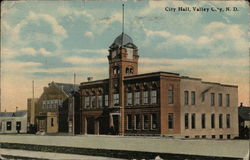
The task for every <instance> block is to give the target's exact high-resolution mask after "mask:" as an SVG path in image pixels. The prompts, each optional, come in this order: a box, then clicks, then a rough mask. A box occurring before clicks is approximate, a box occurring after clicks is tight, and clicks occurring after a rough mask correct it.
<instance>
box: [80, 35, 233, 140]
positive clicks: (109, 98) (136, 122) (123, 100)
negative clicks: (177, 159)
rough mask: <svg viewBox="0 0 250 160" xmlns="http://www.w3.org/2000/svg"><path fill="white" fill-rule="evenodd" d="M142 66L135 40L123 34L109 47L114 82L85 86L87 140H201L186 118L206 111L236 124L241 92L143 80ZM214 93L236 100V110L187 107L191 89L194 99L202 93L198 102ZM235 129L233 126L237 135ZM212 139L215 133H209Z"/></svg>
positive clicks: (175, 77) (167, 78)
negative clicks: (91, 137) (187, 126)
mask: <svg viewBox="0 0 250 160" xmlns="http://www.w3.org/2000/svg"><path fill="white" fill-rule="evenodd" d="M138 60H139V55H138V48H137V46H136V45H135V44H134V43H133V40H132V38H131V37H129V36H128V35H127V34H124V33H122V34H121V35H119V36H118V37H117V38H116V39H115V40H114V42H113V43H112V45H111V46H110V47H109V55H108V61H109V78H108V79H103V80H97V81H88V82H82V83H81V84H80V110H81V133H82V134H119V135H169V136H178V137H187V136H189V137H195V135H197V134H198V135H199V132H200V130H199V129H198V128H197V129H193V130H192V131H191V132H188V131H187V130H184V129H183V127H184V126H185V125H184V118H185V113H189V112H190V113H191V112H192V113H197V114H200V113H203V112H202V111H203V109H205V110H206V113H207V114H209V113H212V112H216V114H217V111H218V113H219V112H223V113H224V112H225V114H226V113H227V114H230V115H231V117H230V118H233V120H236V119H235V118H236V117H237V109H236V107H237V93H238V92H237V86H229V85H220V84H219V85H218V86H219V87H214V86H211V85H208V84H205V82H201V80H200V81H199V82H198V83H202V84H198V85H201V86H200V87H198V88H200V89H199V90H197V88H195V87H196V86H195V85H196V84H195V82H194V84H192V83H193V82H192V83H191V84H190V85H189V84H187V83H188V82H187V80H186V79H187V78H185V77H181V76H180V75H179V74H178V73H169V72H153V73H146V74H138ZM189 79H192V78H189ZM211 84H212V83H211ZM202 85H203V86H202ZM189 87H191V88H189ZM208 88H212V89H211V91H213V92H217V91H218V93H219V94H222V93H223V95H224V94H225V95H227V96H228V94H231V96H230V98H231V99H230V100H231V102H232V103H231V105H230V107H228V108H226V107H223V108H222V107H221V108H220V109H219V107H210V106H208V105H202V107H200V103H198V102H197V105H198V104H199V106H196V108H194V106H191V107H190V108H187V107H186V106H184V99H183V98H184V96H185V95H184V94H186V90H187V89H191V90H192V93H191V94H193V92H194V91H196V92H197V97H200V94H201V92H202V93H203V92H204V91H205V90H207V89H208ZM209 93H210V92H209ZM198 94H199V96H198ZM207 94H208V93H207ZM216 94H217V93H216ZM197 100H200V98H197ZM215 108H216V109H215ZM217 108H218V109H217ZM189 109H190V110H189ZM222 110H223V111H222ZM190 115H191V114H190ZM224 116H225V115H224ZM195 121H196V122H195V123H197V124H198V123H200V120H199V119H197V118H196V119H195ZM207 123H208V121H207ZM234 124H235V123H233V125H232V126H233V128H234V129H236V128H235V126H234ZM207 131H208V130H207ZM215 132H217V130H216V131H215ZM204 134H205V133H204ZM212 134H214V133H212V132H211V133H209V135H212ZM223 134H232V135H233V136H235V134H237V133H236V132H234V131H233V130H227V132H225V133H223ZM199 136H200V135H199ZM200 137H202V136H200ZM208 137H209V136H208Z"/></svg>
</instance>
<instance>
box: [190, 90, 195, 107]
mask: <svg viewBox="0 0 250 160" xmlns="http://www.w3.org/2000/svg"><path fill="white" fill-rule="evenodd" d="M191 104H192V105H195V91H192V92H191Z"/></svg>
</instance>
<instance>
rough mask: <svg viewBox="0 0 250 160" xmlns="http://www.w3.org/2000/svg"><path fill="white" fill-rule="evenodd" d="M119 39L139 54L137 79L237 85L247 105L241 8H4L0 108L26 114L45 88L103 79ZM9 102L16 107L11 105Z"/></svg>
mask: <svg viewBox="0 0 250 160" xmlns="http://www.w3.org/2000/svg"><path fill="white" fill-rule="evenodd" d="M122 3H124V4H125V33H126V34H128V35H130V36H131V37H132V39H133V41H134V43H135V44H136V45H137V47H138V48H139V55H140V59H139V63H140V64H139V67H140V68H139V73H146V72H153V71H159V70H161V71H168V72H178V73H180V74H181V75H186V76H191V77H199V78H202V79H203V80H206V81H214V82H220V83H227V84H234V85H238V86H239V102H241V101H242V102H244V104H247V105H249V96H248V95H249V76H248V75H249V54H248V36H249V34H248V23H249V22H248V13H249V9H248V3H247V2H245V1H224V2H223V1H219V2H208V1H207V2H206V1H202V2H198V1H188V2H186V1H116V2H114V1H106V2H99V1H85V2H84V1H9V2H7V1H6V2H2V6H1V7H2V8H1V16H2V20H1V54H2V62H1V64H2V97H1V98H2V109H3V110H4V109H6V110H7V111H11V110H14V109H15V107H16V106H18V107H19V108H25V107H26V99H27V98H28V97H31V96H32V89H31V86H32V80H35V96H36V97H38V96H40V94H41V93H42V89H43V87H44V86H46V85H47V84H48V83H49V82H51V81H59V82H69V83H70V82H71V83H72V82H73V73H74V72H75V73H76V74H77V82H78V83H80V82H82V81H86V77H88V76H93V77H94V79H102V78H107V77H108V61H107V54H108V47H109V46H110V45H111V44H112V42H113V41H114V39H115V38H116V37H117V36H118V35H119V34H120V33H121V22H122V12H121V11H122V8H121V6H122ZM180 6H182V7H190V8H192V7H209V8H211V7H216V8H217V7H231V8H232V7H237V8H238V9H239V11H237V12H233V11H231V12H193V11H191V12H166V11H165V10H164V8H165V7H180ZM13 99H15V100H13Z"/></svg>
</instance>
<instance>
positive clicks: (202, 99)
mask: <svg viewBox="0 0 250 160" xmlns="http://www.w3.org/2000/svg"><path fill="white" fill-rule="evenodd" d="M201 102H205V93H204V92H202V93H201Z"/></svg>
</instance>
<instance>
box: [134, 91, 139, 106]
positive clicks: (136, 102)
mask: <svg viewBox="0 0 250 160" xmlns="http://www.w3.org/2000/svg"><path fill="white" fill-rule="evenodd" d="M138 104H140V92H135V105H138Z"/></svg>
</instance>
